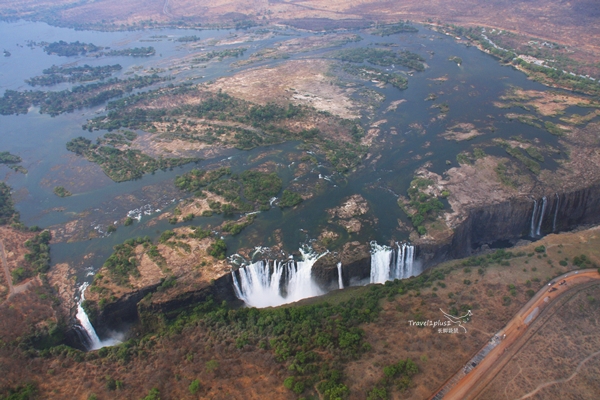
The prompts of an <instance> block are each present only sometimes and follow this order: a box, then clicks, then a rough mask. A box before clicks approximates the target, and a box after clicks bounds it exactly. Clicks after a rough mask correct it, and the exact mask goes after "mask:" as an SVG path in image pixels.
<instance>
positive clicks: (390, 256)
mask: <svg viewBox="0 0 600 400" xmlns="http://www.w3.org/2000/svg"><path fill="white" fill-rule="evenodd" d="M396 246H397V247H396V248H395V249H393V248H391V247H388V246H381V245H379V244H377V243H376V242H371V280H370V282H371V283H384V282H386V281H389V280H393V279H406V278H410V277H411V276H415V275H417V274H418V273H417V271H415V268H414V265H415V263H414V258H415V246H411V245H409V244H407V243H402V244H399V243H398V244H396Z"/></svg>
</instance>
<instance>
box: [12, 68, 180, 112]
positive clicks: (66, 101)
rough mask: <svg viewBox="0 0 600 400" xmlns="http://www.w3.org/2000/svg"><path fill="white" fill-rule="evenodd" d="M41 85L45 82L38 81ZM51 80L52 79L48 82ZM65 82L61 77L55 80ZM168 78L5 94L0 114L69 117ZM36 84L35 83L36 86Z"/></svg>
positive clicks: (99, 83)
mask: <svg viewBox="0 0 600 400" xmlns="http://www.w3.org/2000/svg"><path fill="white" fill-rule="evenodd" d="M40 79H41V81H42V82H45V81H46V78H40ZM50 79H51V80H52V78H50ZM58 79H59V80H60V79H64V76H61V77H59V78H58ZM165 80H168V78H165V77H161V76H158V75H156V74H153V75H146V76H135V77H132V78H127V79H118V78H110V79H107V80H105V81H102V82H97V83H90V84H87V85H80V86H75V87H73V88H72V89H65V90H61V91H46V92H45V91H40V90H35V91H32V90H26V91H23V92H20V91H16V90H6V91H5V92H4V95H3V96H2V98H0V114H1V115H12V114H16V115H18V114H27V111H28V110H29V108H30V107H31V106H38V107H40V113H42V114H50V115H51V116H56V115H60V114H63V113H71V112H73V111H75V110H78V109H82V108H87V107H95V106H99V105H101V104H104V103H105V102H106V101H108V100H110V99H113V98H115V97H121V96H123V95H124V94H126V93H130V92H132V91H133V90H134V89H141V88H144V87H147V86H151V85H153V84H156V83H158V82H164V81H165ZM37 81H38V80H37V79H36V80H34V82H37Z"/></svg>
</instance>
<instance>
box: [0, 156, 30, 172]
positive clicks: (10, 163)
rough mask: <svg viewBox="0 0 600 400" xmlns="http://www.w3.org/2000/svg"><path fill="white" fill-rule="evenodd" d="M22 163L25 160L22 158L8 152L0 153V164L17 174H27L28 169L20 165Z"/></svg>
mask: <svg viewBox="0 0 600 400" xmlns="http://www.w3.org/2000/svg"><path fill="white" fill-rule="evenodd" d="M22 161H23V160H22V159H21V157H19V156H17V155H14V154H11V153H10V152H8V151H2V152H0V164H4V165H6V166H7V167H8V168H10V169H12V170H14V171H16V172H21V173H24V174H26V173H27V169H25V168H23V166H21V165H20V164H21V162H22Z"/></svg>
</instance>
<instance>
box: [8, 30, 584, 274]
mask: <svg viewBox="0 0 600 400" xmlns="http://www.w3.org/2000/svg"><path fill="white" fill-rule="evenodd" d="M244 34H245V32H236V31H227V30H223V31H182V30H160V31H143V32H111V33H107V32H86V31H74V30H70V29H64V28H55V27H50V26H48V25H46V24H43V23H29V22H19V23H0V47H2V48H4V49H6V50H8V51H10V52H11V54H12V55H11V57H3V58H1V59H0V94H2V93H3V92H4V90H6V89H12V90H27V89H31V88H30V87H28V86H27V85H26V84H25V82H24V80H25V79H27V78H30V77H33V76H36V75H40V74H41V73H42V70H43V69H45V68H48V67H50V66H52V65H64V64H74V65H83V64H89V65H92V66H96V65H107V64H117V63H119V64H121V65H122V66H123V70H122V71H120V72H119V73H118V74H116V75H115V76H117V77H120V78H126V77H127V76H128V74H130V73H131V72H132V71H133V70H134V69H136V68H138V67H140V68H139V70H148V69H150V68H163V69H165V70H164V72H162V73H163V74H164V75H172V76H173V77H174V78H175V81H173V82H170V83H179V82H182V81H192V82H202V81H207V80H211V79H215V78H218V77H220V76H225V75H231V74H233V73H235V72H237V71H239V70H240V69H239V68H238V69H235V68H233V67H232V66H231V63H232V62H233V61H236V60H235V59H232V58H226V59H225V60H223V61H221V62H216V61H215V62H210V63H207V67H206V68H194V69H187V68H184V67H182V66H185V65H188V66H189V63H188V64H186V63H185V62H183V61H182V60H183V59H185V58H186V57H192V56H193V52H198V51H199V49H205V50H206V51H210V50H221V49H224V48H235V47H246V48H248V51H247V52H246V53H245V55H244V56H242V57H240V58H239V59H246V58H248V57H249V56H250V55H251V54H252V53H253V52H256V51H259V50H261V49H264V48H267V47H270V46H273V45H274V44H276V43H277V42H279V41H284V40H289V39H290V38H291V37H295V36H297V37H306V36H310V34H309V33H299V32H296V31H293V30H285V31H279V32H277V33H276V34H275V35H274V36H273V37H269V38H267V39H262V40H259V39H260V38H258V36H256V40H254V41H252V42H248V43H238V44H230V45H226V46H211V45H210V43H206V44H204V43H195V44H193V45H190V44H188V45H184V44H182V43H178V42H176V41H174V40H173V39H174V38H176V37H181V36H189V35H196V36H200V37H201V38H203V39H207V40H208V39H210V38H217V39H232V38H235V35H238V36H241V35H244ZM360 35H361V36H362V37H363V38H364V40H363V41H361V42H359V43H350V44H347V45H345V46H347V47H357V46H366V45H369V44H372V43H382V42H388V43H394V44H397V45H398V47H394V49H401V50H410V51H413V52H416V53H418V54H420V55H421V56H423V57H424V58H425V59H426V63H427V65H428V68H427V69H426V70H425V71H424V72H420V73H418V72H417V73H414V75H412V76H408V79H409V86H408V89H407V90H404V91H399V90H397V89H395V88H393V87H387V88H385V89H381V88H378V87H377V86H375V84H374V83H370V82H361V84H362V85H364V86H365V87H366V88H368V89H371V90H375V91H377V92H379V93H381V94H383V95H384V96H385V100H384V101H383V102H382V103H381V104H380V105H379V106H378V109H377V110H376V113H375V116H374V117H373V118H372V119H369V118H368V116H367V115H366V114H365V115H364V116H363V118H362V123H363V125H364V126H365V128H367V129H368V126H369V125H370V124H372V123H373V122H375V121H379V120H382V119H385V120H386V122H385V123H382V124H381V125H380V128H381V134H380V135H379V137H378V138H377V139H376V140H375V141H374V145H373V147H372V149H371V152H372V153H373V155H372V156H371V157H370V158H369V159H368V160H365V162H364V163H363V165H362V166H361V167H360V168H359V169H358V170H357V171H356V172H354V173H352V174H350V175H349V176H341V175H339V174H336V173H334V172H333V171H331V170H330V169H329V168H328V167H327V163H326V161H325V160H324V159H323V158H322V157H317V158H318V160H319V162H320V164H319V166H316V167H315V168H314V169H313V170H312V171H311V172H310V173H308V174H306V175H304V176H302V177H300V178H299V179H300V181H301V182H302V183H304V184H306V185H308V186H314V185H315V184H316V183H320V184H321V185H322V186H323V187H324V190H322V191H320V192H319V194H318V195H316V196H315V197H313V198H312V199H309V200H307V201H304V202H303V203H302V204H301V205H300V206H298V207H296V208H295V209H292V210H283V211H282V210H280V209H279V208H278V207H274V208H272V209H271V210H270V211H268V212H263V213H260V215H259V216H258V218H257V220H256V221H255V223H254V224H253V225H251V226H250V227H248V228H246V230H245V231H244V232H243V233H242V234H240V235H238V236H237V237H230V238H227V242H228V247H229V252H230V253H232V252H235V251H236V249H238V248H240V247H253V246H270V245H274V244H275V239H274V237H273V235H272V233H273V232H274V231H276V230H277V229H280V230H281V237H282V239H283V245H284V248H285V249H286V250H287V251H289V252H292V251H295V250H297V249H298V247H299V245H300V244H303V243H307V242H309V241H310V240H311V239H314V238H316V237H318V235H319V233H320V232H321V229H323V228H324V227H327V229H329V230H332V231H335V232H337V233H338V234H339V235H340V240H339V241H338V243H341V242H344V241H347V240H360V241H362V242H365V241H370V240H376V241H378V242H380V243H383V242H389V240H391V239H396V240H406V239H407V232H405V231H401V230H399V229H398V220H401V221H404V222H407V218H406V216H405V215H404V214H403V212H402V211H401V210H400V208H399V207H398V205H397V195H399V194H403V195H405V194H406V190H407V188H408V185H409V183H410V181H411V180H412V179H413V175H414V171H415V169H417V168H419V167H421V166H423V165H424V164H425V163H426V162H431V167H430V170H432V171H434V172H436V173H439V174H442V173H443V172H444V171H446V170H447V169H448V168H451V167H455V166H457V165H458V164H457V162H456V156H457V154H459V153H460V152H462V151H465V150H467V151H472V150H473V148H474V147H476V146H483V145H485V146H484V149H485V151H486V152H487V153H488V154H497V155H505V154H506V153H505V151H504V150H503V149H502V148H500V147H498V146H494V145H491V146H490V143H491V140H492V139H493V138H495V137H500V138H509V137H511V136H518V135H520V136H522V137H523V138H524V139H529V140H534V139H536V138H539V139H540V140H541V141H543V142H544V143H548V144H550V145H552V146H558V142H557V140H556V138H555V137H553V136H552V135H550V134H548V133H547V132H546V131H544V130H541V129H538V128H536V127H533V126H529V125H525V124H522V123H520V122H518V121H512V122H511V121H509V120H508V119H507V118H506V117H504V115H505V114H506V113H507V112H516V113H527V112H525V111H523V110H521V109H518V110H512V109H509V110H505V109H499V108H497V107H495V106H494V105H493V102H494V101H497V100H498V99H499V97H500V96H501V95H502V94H504V92H505V91H506V90H507V89H508V88H510V87H511V86H517V87H521V88H524V89H534V90H546V88H545V87H543V86H542V85H540V84H537V83H534V82H531V81H529V80H527V78H526V77H525V75H523V74H522V73H520V72H518V71H516V70H514V69H512V68H510V67H504V66H501V65H499V63H498V62H497V61H496V60H495V59H493V58H492V57H490V56H488V55H486V54H484V53H482V52H481V51H479V50H477V49H476V48H474V47H467V46H465V45H462V44H458V43H456V41H455V40H454V39H452V38H449V37H447V36H444V35H440V34H437V33H435V32H430V31H428V30H427V29H425V28H420V32H419V33H417V34H402V35H393V36H390V37H386V38H381V37H374V36H370V35H368V34H365V33H364V32H360ZM58 40H65V41H67V42H70V41H75V40H79V41H81V42H91V43H94V44H96V45H99V46H106V47H110V48H112V49H121V48H129V47H140V46H153V47H155V48H156V55H155V56H154V57H149V58H133V57H102V58H93V57H84V56H81V57H79V56H78V57H69V58H66V57H58V56H49V55H47V54H45V53H44V52H43V51H42V48H41V47H39V46H33V48H30V47H28V46H27V42H28V41H33V42H40V41H47V42H53V41H58ZM328 51H330V49H325V50H323V49H321V50H316V51H312V52H306V53H300V54H296V55H292V57H291V58H292V59H295V58H296V59H297V58H303V57H321V56H323V57H326V56H327V52H328ZM451 56H458V57H460V58H462V60H463V63H462V65H460V66H459V65H456V63H454V62H451V61H449V60H448V58H449V57H451ZM280 62H284V61H283V60H268V61H264V62H262V63H261V64H254V65H250V66H248V67H246V68H252V67H256V66H257V65H273V64H275V63H280ZM173 64H174V65H178V67H177V68H174V69H173V70H171V71H167V70H166V68H167V67H168V66H169V65H173ZM388 70H395V71H396V72H403V73H405V72H407V70H406V69H405V68H402V67H399V66H395V67H393V68H392V67H390V68H388ZM440 77H445V80H443V81H442V80H434V79H436V78H440ZM71 86H72V85H68V84H63V85H59V86H56V87H52V88H51V90H62V89H64V88H68V87H71ZM36 89H37V88H36ZM42 89H43V90H47V89H46V88H42ZM432 93H434V94H436V96H437V99H436V100H434V101H425V99H426V98H427V97H428V96H429V95H430V94H432ZM401 99H404V100H406V102H404V103H402V104H400V105H399V106H398V107H397V109H396V110H395V111H390V112H387V111H386V110H387V109H388V107H389V106H390V104H391V103H392V102H394V101H397V100H401ZM442 103H445V104H447V105H448V106H449V111H448V113H447V115H446V116H445V117H444V118H439V116H440V110H439V109H438V108H432V106H434V105H439V104H442ZM588 111H589V109H588V110H584V109H581V108H579V107H570V108H569V109H568V110H567V114H572V113H576V114H585V113H587V112H588ZM103 112H104V111H103V107H97V108H93V109H85V110H79V111H76V112H74V113H72V114H65V115H60V116H58V117H50V116H48V115H42V114H39V112H38V110H30V112H29V113H28V114H27V115H19V116H0V151H10V152H12V153H13V154H18V155H19V156H21V157H22V158H23V166H24V167H26V168H27V169H28V170H29V172H28V174H27V175H23V174H17V173H14V172H12V171H10V170H8V169H7V168H5V167H0V168H1V171H0V172H2V173H4V174H6V178H5V180H6V181H7V182H8V183H9V184H10V185H11V186H12V187H13V188H14V191H15V197H16V198H17V200H18V203H17V208H18V210H19V211H20V213H21V216H22V220H23V222H24V223H25V224H27V225H39V226H42V227H50V226H55V225H60V224H65V223H67V222H69V221H72V220H74V219H77V218H80V217H81V213H84V214H85V215H86V217H85V218H86V221H88V222H87V223H88V224H89V225H90V226H89V227H88V229H90V230H96V231H98V232H100V236H102V234H101V233H102V232H104V231H105V228H106V227H107V226H108V225H109V224H110V223H112V221H116V220H119V219H122V218H123V217H124V216H126V215H127V213H128V212H129V211H131V210H132V209H134V208H138V207H141V206H148V207H149V209H151V210H152V213H151V215H145V216H143V217H142V219H141V222H140V223H136V224H134V225H133V226H131V227H119V229H118V230H117V232H115V233H113V234H111V235H110V236H107V237H101V238H97V239H92V240H85V241H81V242H76V243H57V244H55V245H53V246H52V259H53V262H63V261H73V262H76V263H80V261H81V260H82V257H83V256H84V255H86V254H89V253H93V254H94V256H93V257H91V258H89V259H87V260H86V261H85V262H84V263H82V264H81V265H82V266H83V267H85V268H87V269H88V270H90V271H92V270H94V269H96V268H98V267H99V266H100V265H101V264H102V262H103V260H104V259H105V258H106V257H107V256H108V255H109V254H110V253H111V251H112V246H114V245H115V244H118V243H121V242H122V241H124V240H125V239H127V238H130V237H135V236H144V235H150V236H151V237H156V235H157V234H158V233H159V232H161V231H162V230H164V229H169V228H172V225H169V224H168V223H166V222H164V221H159V222H156V221H155V220H154V219H155V217H156V216H157V215H159V214H160V212H157V211H156V210H157V209H160V210H161V211H164V210H165V209H169V208H172V207H174V205H175V204H177V203H178V202H179V200H180V199H182V198H184V197H185V194H184V193H181V192H179V191H177V190H176V189H175V188H174V186H173V179H174V178H175V176H177V175H180V174H182V173H184V172H186V171H189V170H190V169H192V168H194V167H195V165H187V166H184V167H181V168H176V169H174V170H172V171H159V172H157V173H155V174H152V175H146V176H144V177H143V178H142V179H140V180H137V181H133V182H124V183H114V182H112V181H111V180H110V179H109V178H107V177H106V176H105V175H104V174H103V173H102V171H101V170H100V168H99V167H98V166H96V165H94V164H91V163H89V162H87V161H86V160H83V159H81V158H77V157H75V156H74V155H73V154H72V153H69V152H67V150H66V148H65V143H66V142H67V141H69V140H70V139H72V138H75V137H77V136H85V137H87V138H90V139H92V140H95V139H96V138H97V137H98V136H101V135H103V134H104V133H105V132H94V133H89V132H86V131H83V130H82V129H81V126H82V124H83V123H85V121H86V120H87V119H90V118H93V117H95V116H97V115H101V114H102V113H103ZM547 120H552V119H547ZM458 123H472V124H473V125H474V126H475V128H476V129H478V130H479V131H480V132H484V134H483V135H481V136H479V137H476V138H474V139H472V140H469V141H463V142H455V141H449V140H446V139H444V138H443V137H441V136H439V135H440V134H441V133H443V132H445V131H446V130H447V129H448V128H449V127H452V126H454V125H456V124H458ZM411 124H413V125H412V126H411ZM414 124H418V125H419V126H420V127H422V129H421V128H418V129H415V128H414V126H415V125H414ZM394 132H395V133H396V134H394ZM298 144H299V143H284V144H280V145H276V146H270V147H268V148H259V149H253V150H251V151H248V152H242V151H238V150H228V151H225V152H223V154H220V155H219V156H218V157H215V158H212V159H207V160H205V161H203V162H202V163H201V164H200V166H206V167H214V166H220V165H226V166H230V167H231V168H232V170H233V171H234V172H240V171H243V170H244V169H248V168H252V167H255V166H257V165H259V164H261V163H264V162H265V161H273V162H275V163H276V164H277V172H278V174H279V175H280V176H281V178H282V179H283V181H284V187H285V186H286V185H287V184H288V183H290V182H291V181H292V179H294V168H295V167H294V166H292V165H290V161H289V154H290V153H300V152H301V151H300V150H299V149H298ZM265 151H266V152H268V155H267V156H266V157H264V158H262V159H260V160H257V156H259V155H261V154H262V153H264V152H265ZM378 155H380V156H381V157H380V158H378V159H377V161H374V160H375V159H376V157H377V156H378ZM447 160H449V161H450V165H448V164H447ZM556 165H557V164H556V161H554V160H553V159H552V158H551V157H546V161H545V162H544V163H542V168H546V169H554V168H556ZM324 178H327V179H324ZM59 184H64V185H65V186H67V188H71V187H73V188H74V190H72V191H73V193H74V195H73V196H72V197H69V198H64V199H62V198H58V197H57V196H55V195H54V194H53V193H52V188H53V187H54V186H56V185H59ZM356 193H359V194H361V195H362V196H363V197H364V198H365V199H366V200H367V201H368V203H369V207H370V211H369V214H368V216H367V217H368V218H367V219H368V220H369V221H370V222H371V223H370V224H365V226H364V227H363V229H362V231H361V232H360V233H359V234H348V233H347V232H345V231H344V229H343V228H341V227H339V226H337V225H331V224H328V222H327V220H328V218H329V216H328V214H327V212H326V210H327V209H330V208H333V207H336V206H339V205H340V204H341V203H342V202H343V200H344V198H346V197H348V196H350V195H353V194H356ZM57 208H61V211H57ZM221 218H222V217H220V216H215V217H211V218H196V220H195V221H194V222H192V223H193V224H199V225H203V226H206V225H208V224H212V225H215V224H218V223H219V222H220V221H221V220H222V219H221ZM149 222H151V224H150V225H149V224H148V223H149Z"/></svg>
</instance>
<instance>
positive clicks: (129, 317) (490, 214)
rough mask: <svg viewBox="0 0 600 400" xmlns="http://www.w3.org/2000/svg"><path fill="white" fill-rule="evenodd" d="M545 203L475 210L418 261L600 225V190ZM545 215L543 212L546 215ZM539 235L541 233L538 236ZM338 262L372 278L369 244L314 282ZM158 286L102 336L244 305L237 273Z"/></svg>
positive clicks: (323, 282) (421, 250) (331, 277)
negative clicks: (161, 289) (204, 307)
mask: <svg viewBox="0 0 600 400" xmlns="http://www.w3.org/2000/svg"><path fill="white" fill-rule="evenodd" d="M545 203H546V205H545V206H544V200H543V198H538V199H535V203H534V199H523V198H520V199H512V200H510V201H506V202H502V203H498V204H492V205H488V206H483V207H478V208H473V209H471V210H470V211H469V215H468V217H467V218H466V219H465V220H464V222H463V223H462V224H461V225H459V226H458V227H457V228H456V229H455V231H454V234H453V236H452V237H451V238H450V239H448V240H446V241H445V242H435V241H421V242H420V243H415V245H416V247H417V249H416V253H415V254H416V260H418V261H419V262H420V263H421V265H422V269H423V270H425V269H426V268H429V267H431V266H433V265H436V264H438V263H440V262H443V261H446V260H449V259H455V258H462V257H468V256H469V255H471V254H472V253H473V252H474V251H475V250H476V249H478V248H480V247H481V246H482V245H492V246H493V245H494V244H504V245H506V244H509V243H515V242H516V241H518V240H519V239H521V238H532V232H533V238H537V237H541V236H544V235H547V234H550V233H553V232H560V231H568V230H572V229H575V228H577V227H579V226H582V225H591V224H600V185H597V186H591V187H589V188H586V189H582V190H578V191H573V192H568V193H562V194H549V195H547V196H546V201H545ZM542 211H543V212H542ZM538 231H539V233H538ZM338 262H341V263H342V278H343V283H344V286H349V285H351V284H352V283H357V282H359V281H364V280H365V279H368V278H369V276H370V270H371V255H370V249H369V246H368V245H367V244H361V243H359V242H351V243H347V244H346V245H345V246H344V248H343V249H342V251H340V252H339V253H332V254H328V255H325V256H323V257H321V258H320V259H319V260H317V262H316V263H315V264H314V266H313V269H312V276H313V279H314V280H315V281H316V282H317V283H318V284H319V286H320V287H321V288H322V289H323V290H327V291H329V290H332V289H337V288H338V285H339V283H338V269H337V264H338ZM157 287H158V285H154V286H149V287H146V288H144V289H141V290H138V291H136V292H132V293H129V294H128V295H126V296H123V297H121V298H119V299H118V300H117V301H115V302H112V303H110V304H108V305H107V306H106V307H104V309H103V310H101V311H100V312H99V313H98V316H97V317H96V318H95V320H94V321H93V323H94V326H95V327H97V331H98V334H99V336H100V337H103V336H105V335H106V334H107V333H108V332H109V331H111V330H119V328H122V327H123V326H124V325H127V324H132V323H135V322H137V321H138V320H139V318H140V315H142V322H143V325H144V326H145V327H151V326H152V325H154V324H157V323H158V324H159V323H160V320H158V319H157V318H156V317H155V316H157V315H164V316H166V317H167V318H170V317H175V316H176V315H177V313H179V312H180V311H181V310H183V309H185V308H187V307H191V306H193V305H195V304H199V303H201V302H203V301H205V300H206V299H207V298H209V296H210V297H211V298H213V299H214V300H215V301H217V302H221V301H227V302H230V303H234V304H239V305H241V304H242V303H241V301H240V300H239V299H237V298H236V296H235V292H234V290H233V280H232V277H231V274H225V275H223V276H221V277H220V278H218V279H216V280H215V281H214V282H213V283H212V284H210V285H206V286H204V287H200V288H195V289H189V290H183V291H181V290H180V291H178V294H176V295H169V292H165V293H164V294H160V295H156V296H155V295H153V297H152V299H151V300H150V301H145V302H141V300H142V299H143V298H144V297H145V296H146V295H147V294H148V293H153V292H156V290H157Z"/></svg>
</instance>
